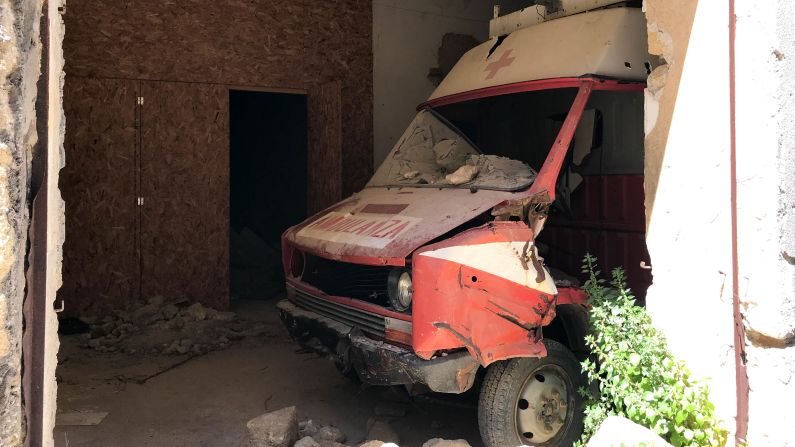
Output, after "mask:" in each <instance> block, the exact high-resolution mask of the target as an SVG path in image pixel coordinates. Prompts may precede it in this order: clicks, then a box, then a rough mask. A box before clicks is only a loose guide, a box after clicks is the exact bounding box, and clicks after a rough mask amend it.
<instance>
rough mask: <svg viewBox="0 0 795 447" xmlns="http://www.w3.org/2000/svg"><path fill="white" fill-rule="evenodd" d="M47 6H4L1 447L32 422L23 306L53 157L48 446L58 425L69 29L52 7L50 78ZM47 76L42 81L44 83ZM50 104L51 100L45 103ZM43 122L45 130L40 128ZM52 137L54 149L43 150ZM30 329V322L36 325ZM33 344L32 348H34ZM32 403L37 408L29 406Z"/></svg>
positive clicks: (0, 53) (14, 1) (0, 75)
mask: <svg viewBox="0 0 795 447" xmlns="http://www.w3.org/2000/svg"><path fill="white" fill-rule="evenodd" d="M42 3H43V2H40V1H36V0H0V79H2V81H1V82H2V84H1V85H2V87H0V445H2V446H9V447H12V446H18V445H22V444H23V443H24V442H25V433H26V427H27V421H26V418H25V411H24V410H25V407H24V405H25V403H24V402H23V397H22V392H23V389H22V383H23V382H22V379H23V377H22V369H23V364H22V354H23V352H22V343H23V341H22V340H23V339H22V336H23V328H24V327H25V326H26V324H25V321H24V318H23V302H24V300H25V298H26V297H25V292H26V289H25V285H26V282H25V273H26V272H25V257H26V250H27V242H28V226H29V219H30V216H29V207H30V204H31V202H30V201H31V200H32V197H31V191H30V189H31V188H30V187H31V185H30V180H31V176H30V172H31V163H32V159H33V158H34V155H35V156H40V155H41V152H40V151H47V154H48V156H47V158H48V164H49V167H48V170H49V174H48V175H49V177H50V181H49V184H48V188H47V190H45V191H42V193H43V194H46V195H47V198H48V203H49V209H48V213H47V214H48V234H47V235H46V236H47V239H46V244H47V260H46V269H47V283H46V289H45V290H46V297H45V300H46V303H47V304H46V306H45V307H46V308H47V309H48V310H47V312H46V314H44V315H36V318H37V319H39V321H41V322H43V324H44V326H45V331H46V337H45V341H44V344H45V346H44V351H43V353H42V355H43V356H44V361H43V365H44V383H43V384H40V385H42V386H43V394H44V404H43V408H42V410H43V427H42V433H41V435H42V438H41V439H42V445H44V446H50V445H52V444H53V439H52V429H53V427H54V425H55V399H56V382H55V366H56V363H57V361H56V355H57V351H58V335H57V329H58V322H57V319H56V317H55V311H54V310H53V306H52V303H53V301H54V298H55V292H56V290H57V289H58V287H60V279H61V277H60V265H61V244H62V242H63V235H64V232H63V217H64V208H63V201H62V200H61V197H60V193H59V192H58V186H57V185H58V171H59V170H60V168H61V167H62V165H63V156H62V155H63V134H64V119H63V107H62V102H61V92H62V80H63V52H62V50H61V48H62V45H61V43H62V41H63V36H64V31H65V30H64V26H63V22H62V21H61V17H60V15H59V8H60V7H61V6H62V5H63V2H61V1H51V2H47V3H46V4H47V7H48V8H49V14H50V23H49V26H48V27H49V35H48V40H49V47H50V51H49V53H48V60H47V72H46V73H41V71H42V64H41V62H42V40H41V39H42V33H41V30H40V23H41V18H42V13H43V11H42ZM42 76H46V77H47V78H48V79H49V81H48V83H47V87H48V91H47V92H46V94H47V98H46V105H47V108H46V112H44V113H46V116H45V117H41V116H37V95H38V90H37V89H38V85H37V83H39V82H40V81H42V80H44V79H43V78H41V77H42ZM40 78H41V79H40ZM39 99H43V98H39ZM37 120H41V122H42V123H43V125H44V129H43V130H42V129H37ZM39 131H41V132H46V133H47V139H46V141H47V145H46V146H43V145H41V144H39V143H40V142H41V141H43V140H41V137H42V136H43V135H41V134H39V133H38V132H39ZM27 324H30V322H28V323H27ZM26 346H27V345H26ZM28 405H30V404H28Z"/></svg>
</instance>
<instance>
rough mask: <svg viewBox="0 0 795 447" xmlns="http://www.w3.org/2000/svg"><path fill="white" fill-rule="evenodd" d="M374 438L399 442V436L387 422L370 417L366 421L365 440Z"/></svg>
mask: <svg viewBox="0 0 795 447" xmlns="http://www.w3.org/2000/svg"><path fill="white" fill-rule="evenodd" d="M376 439H377V440H379V441H383V442H393V443H395V444H400V437H399V436H398V434H397V433H396V432H395V430H394V429H393V428H392V426H391V425H389V423H388V422H386V421H380V420H373V419H370V420H369V421H368V422H367V440H376Z"/></svg>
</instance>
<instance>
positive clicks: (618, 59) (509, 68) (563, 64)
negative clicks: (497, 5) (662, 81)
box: [429, 7, 654, 100]
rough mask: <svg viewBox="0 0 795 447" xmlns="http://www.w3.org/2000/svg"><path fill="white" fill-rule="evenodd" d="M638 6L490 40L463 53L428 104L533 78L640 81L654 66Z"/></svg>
mask: <svg viewBox="0 0 795 447" xmlns="http://www.w3.org/2000/svg"><path fill="white" fill-rule="evenodd" d="M653 60H654V58H653V57H652V56H649V54H648V51H647V46H646V18H645V17H644V15H643V12H642V11H641V10H640V9H639V8H623V7H622V8H610V9H601V10H597V11H590V12H584V13H580V14H576V15H572V16H568V17H563V18H560V19H556V20H550V21H548V22H543V23H539V24H538V25H534V26H530V27H527V28H523V29H519V30H517V31H514V32H513V33H511V34H508V35H507V36H504V37H503V38H496V37H495V38H492V39H490V40H488V41H487V42H485V43H483V44H481V45H479V46H477V47H475V48H473V49H471V50H469V51H468V52H467V53H466V54H464V56H462V57H461V59H460V60H459V61H458V63H456V65H455V66H454V67H453V69H452V70H451V71H450V73H449V74H448V75H447V77H445V79H444V80H443V81H442V83H441V84H439V87H437V88H436V90H435V91H434V92H433V94H432V95H431V97H430V98H429V100H432V99H436V98H441V97H445V96H449V95H454V94H457V93H462V92H469V91H472V90H477V89H481V88H486V87H494V86H498V85H504V84H513V83H517V82H524V81H535V80H539V79H553V78H569V77H579V76H583V75H597V76H604V77H609V78H614V79H621V80H632V81H644V80H645V79H646V77H647V76H648V72H649V71H650V70H651V69H653V68H654V66H653Z"/></svg>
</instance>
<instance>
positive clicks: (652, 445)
mask: <svg viewBox="0 0 795 447" xmlns="http://www.w3.org/2000/svg"><path fill="white" fill-rule="evenodd" d="M614 445H642V446H646V447H671V444H668V443H667V442H665V441H664V440H663V439H662V438H660V437H659V436H657V434H656V433H654V432H653V431H651V430H649V429H648V428H646V427H643V426H640V425H638V424H636V423H634V422H632V421H630V420H629V419H626V418H623V417H621V416H608V418H607V419H605V421H604V422H602V425H600V426H599V429H598V430H597V431H596V433H594V435H593V436H592V437H591V439H590V440H589V441H588V445H587V447H611V446H614ZM427 447H430V446H427ZM437 447H442V446H437Z"/></svg>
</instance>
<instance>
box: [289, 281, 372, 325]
mask: <svg viewBox="0 0 795 447" xmlns="http://www.w3.org/2000/svg"><path fill="white" fill-rule="evenodd" d="M287 292H288V297H290V299H291V301H293V302H294V303H295V304H296V305H297V306H298V307H300V308H303V309H305V310H308V311H311V312H315V313H317V314H320V315H322V316H324V317H327V318H330V319H332V320H335V321H339V322H340V323H345V324H347V325H348V326H352V327H358V328H360V329H361V330H363V331H364V332H368V333H370V334H373V335H377V336H379V337H383V336H384V334H385V332H386V322H385V320H384V317H382V316H380V315H378V314H374V313H371V312H367V311H364V310H361V309H357V308H355V307H350V306H345V305H342V304H338V303H335V302H333V301H329V300H324V299H322V298H318V297H316V296H314V295H312V294H309V293H307V292H304V291H303V290H299V289H297V288H295V287H294V286H292V285H290V284H287Z"/></svg>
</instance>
